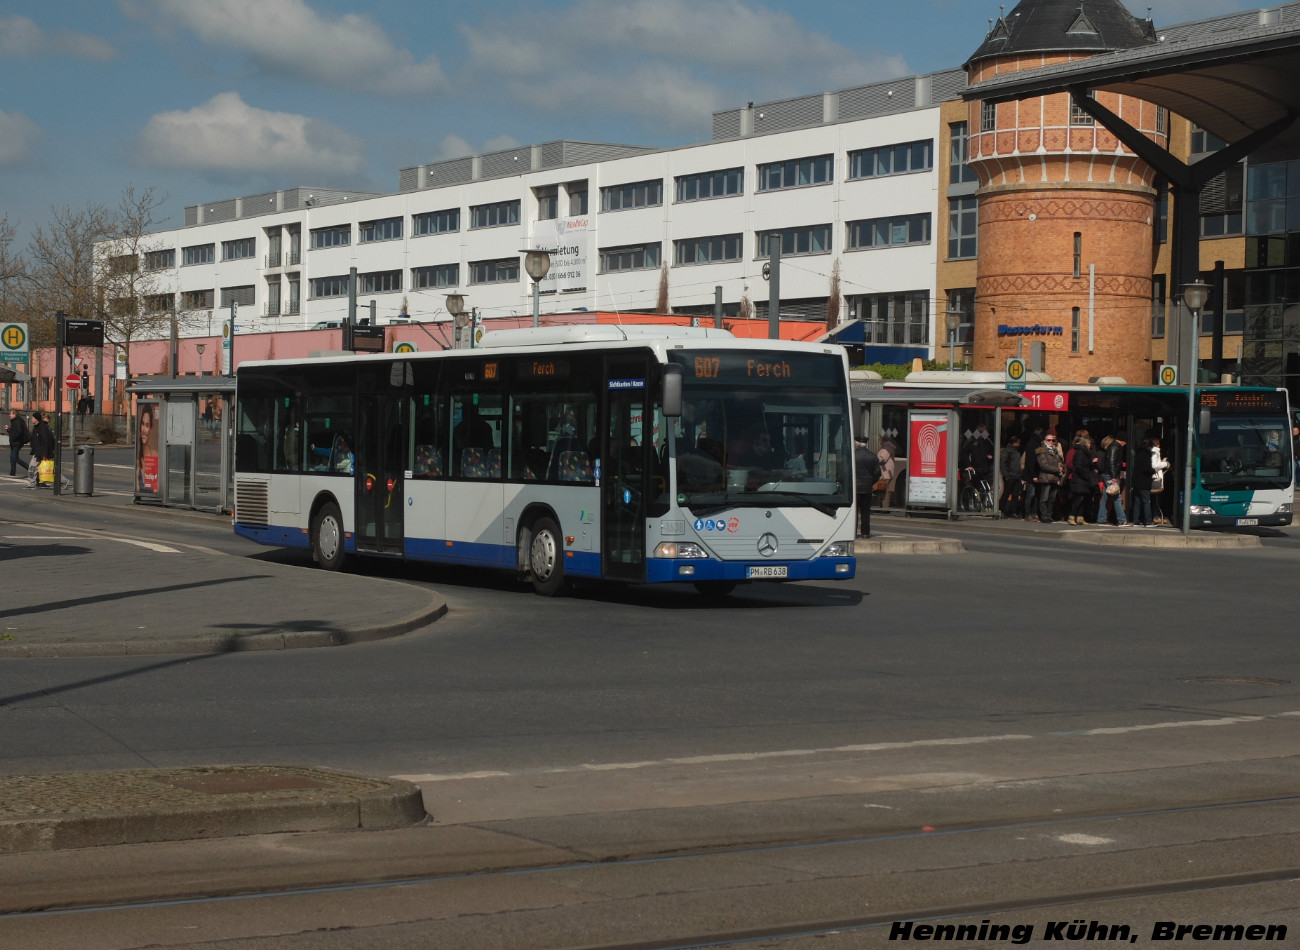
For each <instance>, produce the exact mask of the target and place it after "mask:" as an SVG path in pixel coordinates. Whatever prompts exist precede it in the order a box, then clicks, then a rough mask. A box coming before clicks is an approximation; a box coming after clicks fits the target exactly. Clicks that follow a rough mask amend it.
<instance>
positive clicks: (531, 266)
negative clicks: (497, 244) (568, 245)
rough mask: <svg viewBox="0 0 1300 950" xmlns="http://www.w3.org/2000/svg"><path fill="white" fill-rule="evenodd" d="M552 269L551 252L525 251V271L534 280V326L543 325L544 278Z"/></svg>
mask: <svg viewBox="0 0 1300 950" xmlns="http://www.w3.org/2000/svg"><path fill="white" fill-rule="evenodd" d="M550 269H551V252H550V251H541V250H533V251H525V252H524V270H526V271H527V272H528V276H529V277H531V278H532V279H533V326H538V325H539V324H540V323H541V319H542V318H541V313H542V278H543V277H545V276H546V272H547V271H549V270H550Z"/></svg>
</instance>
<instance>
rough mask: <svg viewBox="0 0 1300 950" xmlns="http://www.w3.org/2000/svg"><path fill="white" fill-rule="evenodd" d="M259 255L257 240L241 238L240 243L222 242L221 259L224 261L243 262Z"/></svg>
mask: <svg viewBox="0 0 1300 950" xmlns="http://www.w3.org/2000/svg"><path fill="white" fill-rule="evenodd" d="M256 253H257V238H241V239H239V240H238V241H222V242H221V259H222V260H223V261H242V260H245V259H247V258H250V257H252V256H254V255H255V254H256Z"/></svg>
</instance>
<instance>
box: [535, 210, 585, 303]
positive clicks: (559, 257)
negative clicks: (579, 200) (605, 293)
mask: <svg viewBox="0 0 1300 950" xmlns="http://www.w3.org/2000/svg"><path fill="white" fill-rule="evenodd" d="M590 224H591V218H589V217H588V216H587V215H582V216H581V217H577V218H555V219H553V220H551V221H538V222H537V223H536V224H534V225H533V249H534V250H538V251H550V252H551V269H550V270H549V271H547V272H546V276H545V277H543V278H542V292H543V293H547V292H551V291H560V292H561V293H562V292H564V291H566V290H586V289H587V288H588V287H590V286H592V285H591V282H590V277H591V232H590V230H589V227H590Z"/></svg>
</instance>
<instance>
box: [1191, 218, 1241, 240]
mask: <svg viewBox="0 0 1300 950" xmlns="http://www.w3.org/2000/svg"><path fill="white" fill-rule="evenodd" d="M1242 222H1243V219H1242V214H1241V212H1240V211H1229V212H1228V213H1227V214H1206V215H1202V216H1201V237H1205V238H1217V237H1233V236H1236V235H1239V234H1241V233H1242Z"/></svg>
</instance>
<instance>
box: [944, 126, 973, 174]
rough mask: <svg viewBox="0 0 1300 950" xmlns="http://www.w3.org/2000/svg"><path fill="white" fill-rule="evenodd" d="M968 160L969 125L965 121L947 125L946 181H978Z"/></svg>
mask: <svg viewBox="0 0 1300 950" xmlns="http://www.w3.org/2000/svg"><path fill="white" fill-rule="evenodd" d="M969 161H970V127H969V126H968V125H967V124H966V123H965V122H954V123H953V124H952V125H950V126H948V183H949V184H951V185H959V184H963V183H965V182H972V181H979V176H978V175H976V174H975V169H973V168H971V167H970V165H968V164H967V162H969Z"/></svg>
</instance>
